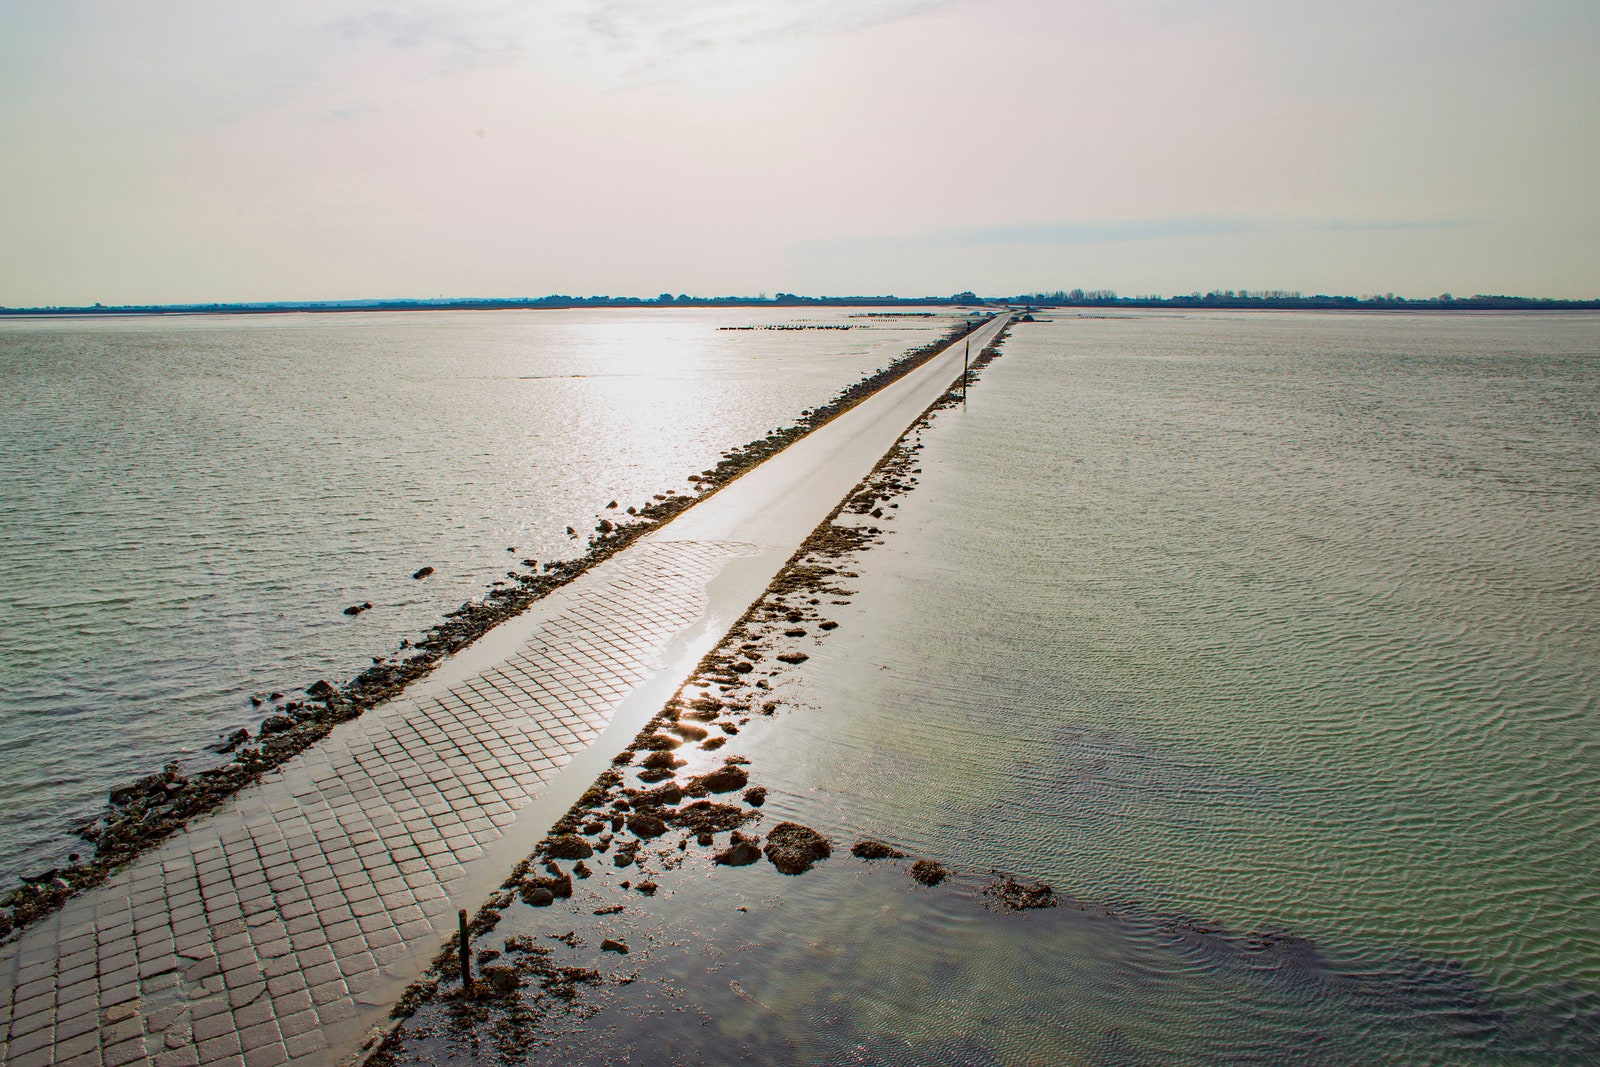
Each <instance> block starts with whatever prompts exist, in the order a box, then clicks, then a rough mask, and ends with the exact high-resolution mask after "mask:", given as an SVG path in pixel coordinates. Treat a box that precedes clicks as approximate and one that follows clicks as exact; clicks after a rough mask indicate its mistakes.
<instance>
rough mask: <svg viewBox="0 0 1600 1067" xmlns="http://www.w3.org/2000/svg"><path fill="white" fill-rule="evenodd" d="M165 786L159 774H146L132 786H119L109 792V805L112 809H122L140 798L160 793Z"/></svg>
mask: <svg viewBox="0 0 1600 1067" xmlns="http://www.w3.org/2000/svg"><path fill="white" fill-rule="evenodd" d="M165 784H166V779H165V778H163V777H162V776H161V775H159V774H147V775H145V776H144V777H143V778H141V779H139V780H138V781H137V782H134V783H133V784H132V785H124V786H119V787H118V788H116V789H113V790H112V791H111V796H110V799H111V803H112V805H113V806H114V807H119V808H120V807H123V806H125V805H128V804H131V803H133V802H134V801H135V800H138V799H139V798H140V797H147V796H150V795H151V794H153V793H157V792H161V791H163V790H162V787H163V786H164V785H165Z"/></svg>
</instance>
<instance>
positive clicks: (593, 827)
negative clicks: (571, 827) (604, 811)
mask: <svg viewBox="0 0 1600 1067" xmlns="http://www.w3.org/2000/svg"><path fill="white" fill-rule="evenodd" d="M605 828H606V824H605V823H603V822H601V821H600V820H599V819H590V820H589V821H588V822H586V823H584V824H583V832H584V833H586V834H597V833H599V832H600V831H601V830H604V829H605Z"/></svg>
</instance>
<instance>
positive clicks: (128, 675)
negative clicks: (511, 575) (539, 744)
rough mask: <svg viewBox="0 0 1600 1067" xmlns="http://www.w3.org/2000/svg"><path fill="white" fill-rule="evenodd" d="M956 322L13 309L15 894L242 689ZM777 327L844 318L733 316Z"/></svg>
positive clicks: (3, 645)
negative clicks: (18, 881)
mask: <svg viewBox="0 0 1600 1067" xmlns="http://www.w3.org/2000/svg"><path fill="white" fill-rule="evenodd" d="M953 317H955V316H952V315H951V314H950V313H949V312H948V311H947V310H945V309H937V310H934V311H931V312H928V313H925V314H921V315H918V314H905V313H903V312H902V313H900V314H890V315H885V314H882V313H881V312H878V313H874V312H873V311H872V309H865V308H832V309H806V310H783V309H777V310H774V309H687V310H677V309H629V310H621V311H604V310H580V311H533V312H528V311H506V312H406V313H395V314H366V313H349V314H284V315H213V316H180V317H159V318H157V317H149V318H104V319H101V318H96V319H82V318H67V319H47V320H40V319H28V320H8V321H3V322H0V382H3V384H4V389H3V391H0V455H4V456H5V463H4V464H3V465H0V499H3V500H4V502H5V508H4V518H3V520H0V573H3V575H4V583H3V586H4V590H3V595H0V888H4V887H7V886H9V885H10V884H13V882H14V880H15V878H16V876H17V875H18V874H21V873H27V871H28V870H30V869H33V868H37V867H40V866H47V865H50V864H54V863H59V862H61V861H62V860H63V859H64V858H65V856H66V854H67V853H68V852H70V851H81V852H87V851H88V849H87V848H86V847H85V846H84V845H83V843H82V842H79V841H77V840H76V839H74V838H72V837H71V836H70V834H69V833H68V828H69V826H70V824H71V823H72V821H73V820H75V819H79V818H82V817H84V816H88V815H92V814H93V813H94V812H96V811H97V810H98V809H99V808H100V806H101V805H102V804H103V803H104V800H105V795H106V792H107V790H108V789H109V788H111V787H112V786H114V785H119V784H122V783H123V782H125V781H127V780H129V779H131V778H133V777H136V776H138V775H142V774H146V773H149V772H150V771H152V770H157V769H159V768H160V767H161V765H162V764H164V763H166V762H167V761H169V760H173V759H188V760H189V761H191V762H196V761H203V760H204V759H205V758H206V753H205V750H204V746H206V745H207V744H208V743H210V742H213V741H214V740H215V739H216V738H217V736H218V734H219V733H220V732H222V731H226V730H231V729H235V728H238V727H242V726H244V727H248V726H254V725H256V724H257V723H259V721H260V719H261V718H262V716H263V715H264V714H265V713H266V709H257V708H255V707H254V706H253V705H252V704H251V703H250V700H251V697H252V696H254V697H256V698H257V699H261V698H265V697H268V696H270V694H271V693H272V692H273V691H283V692H288V691H290V690H292V689H293V688H295V687H300V686H305V685H308V684H310V683H311V682H312V681H314V680H316V679H318V678H327V679H328V680H330V681H333V682H335V683H337V682H340V681H342V680H345V679H347V678H349V677H351V676H352V675H354V674H356V673H357V672H359V671H360V670H361V669H362V668H363V667H365V666H367V665H368V664H369V663H370V659H369V657H371V656H377V655H385V654H392V653H393V652H394V651H395V649H396V646H397V644H398V642H399V640H401V639H402V638H404V637H407V636H411V637H415V636H416V635H417V633H418V632H419V631H421V630H423V629H426V628H427V627H428V626H429V625H430V624H432V623H433V622H435V621H437V620H438V618H439V617H440V615H441V614H442V613H443V612H445V611H448V610H450V609H452V608H454V607H456V606H457V605H459V604H460V603H461V602H463V601H464V600H466V599H468V598H469V597H473V596H481V595H482V594H484V593H485V592H487V591H488V586H489V583H490V582H492V581H494V580H496V579H499V578H502V577H504V574H505V572H506V570H507V569H509V568H510V567H512V566H519V565H520V563H519V561H521V560H523V559H538V560H551V559H557V558H566V557H572V556H576V555H579V554H581V553H582V551H583V548H584V545H583V539H584V538H586V537H587V535H588V534H589V533H590V532H591V531H592V530H593V529H594V525H595V523H596V521H597V519H598V518H599V517H600V516H601V515H602V514H608V515H615V514H617V512H612V511H609V510H607V507H606V505H607V504H609V503H610V502H611V501H613V500H615V501H617V502H618V504H619V507H620V508H627V507H628V506H630V505H642V504H645V503H648V502H649V501H650V498H651V496H652V495H653V494H656V493H660V492H664V491H666V490H669V489H677V490H679V491H688V489H689V485H688V483H687V481H686V478H687V477H688V476H689V475H691V474H694V473H696V472H698V471H700V470H702V469H704V468H707V467H710V466H713V465H714V464H715V463H716V461H717V459H718V458H719V456H720V454H721V453H722V452H723V451H724V450H726V449H730V448H734V447H737V446H739V445H742V444H744V443H745V442H747V441H750V440H753V439H755V438H758V437H761V436H763V435H765V434H766V433H767V432H768V431H770V430H772V429H774V428H776V427H778V426H781V425H789V424H791V423H792V422H793V421H794V419H795V418H796V416H797V415H798V414H799V413H800V411H801V410H803V409H806V408H809V407H812V406H814V405H817V404H820V403H823V402H825V401H827V400H828V399H830V398H831V397H832V396H833V395H834V393H836V392H837V391H838V390H839V389H840V388H842V387H844V386H845V385H848V384H849V383H851V382H853V381H855V380H856V379H857V378H859V377H860V376H861V375H863V374H866V373H870V372H871V371H873V370H874V369H876V368H877V367H879V366H882V365H884V364H886V363H887V362H889V361H890V360H892V359H893V358H895V357H896V356H898V355H900V354H901V353H902V352H904V351H905V350H906V349H908V348H912V347H915V346H917V345H920V344H923V343H926V342H927V341H929V340H932V339H934V338H936V337H937V336H939V335H940V334H941V333H942V332H943V331H944V330H946V329H947V328H948V327H949V325H950V322H951V320H952V318H953ZM779 325H781V326H787V327H801V326H805V327H818V326H824V327H848V328H847V329H837V328H836V329H782V330H774V329H741V328H739V327H751V326H779ZM569 525H571V526H574V527H575V529H576V530H577V531H579V534H580V536H579V537H577V538H574V537H569V536H568V535H567V534H566V532H565V530H566V527H567V526H569ZM422 567H432V568H434V571H433V574H432V575H431V576H429V577H428V578H426V579H424V580H413V579H412V578H411V575H412V573H413V572H415V571H417V570H418V569H420V568H422ZM366 603H370V604H372V609H371V610H370V611H364V612H363V613H361V614H360V615H358V616H354V617H351V616H346V615H345V614H344V609H345V608H346V607H349V606H352V605H358V604H366Z"/></svg>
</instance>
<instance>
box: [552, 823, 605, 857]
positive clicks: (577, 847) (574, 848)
mask: <svg viewBox="0 0 1600 1067" xmlns="http://www.w3.org/2000/svg"><path fill="white" fill-rule="evenodd" d="M595 829H599V826H598V824H597V825H596V827H595ZM544 853H545V855H547V856H549V857H551V858H552V859H558V860H581V859H588V858H589V857H590V856H592V855H594V849H593V848H592V847H590V845H589V842H587V841H585V840H584V839H583V838H581V837H579V836H578V835H577V834H557V835H556V836H554V837H552V838H550V839H549V840H548V841H546V842H545V847H544Z"/></svg>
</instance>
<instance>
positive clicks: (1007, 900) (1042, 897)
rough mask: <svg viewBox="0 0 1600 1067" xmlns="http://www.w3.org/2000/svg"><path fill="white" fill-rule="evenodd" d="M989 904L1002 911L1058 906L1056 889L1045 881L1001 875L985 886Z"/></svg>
mask: <svg viewBox="0 0 1600 1067" xmlns="http://www.w3.org/2000/svg"><path fill="white" fill-rule="evenodd" d="M983 895H984V897H985V898H986V899H987V901H988V903H989V906H990V907H992V908H995V909H997V910H1000V911H1028V910H1030V909H1033V908H1053V907H1055V906H1056V895H1055V890H1053V889H1051V888H1050V887H1049V886H1048V885H1046V884H1045V883H1043V882H1033V881H1024V880H1022V879H1020V878H1013V877H1012V876H1010V875H1000V876H997V877H996V878H995V880H994V881H992V882H990V883H989V884H988V885H986V886H984V887H983Z"/></svg>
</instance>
